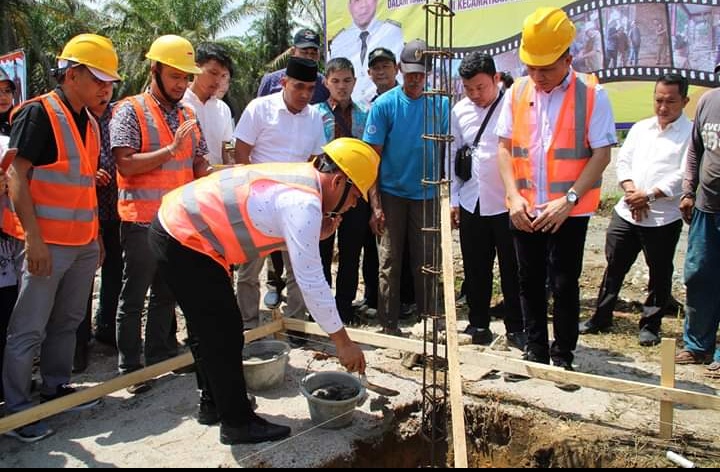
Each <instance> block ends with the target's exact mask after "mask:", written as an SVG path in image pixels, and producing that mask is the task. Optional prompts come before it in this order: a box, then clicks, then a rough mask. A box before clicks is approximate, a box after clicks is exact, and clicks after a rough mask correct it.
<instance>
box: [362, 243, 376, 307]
mask: <svg viewBox="0 0 720 472" xmlns="http://www.w3.org/2000/svg"><path fill="white" fill-rule="evenodd" d="M377 245H378V241H377V236H375V233H373V232H372V230H370V231H368V232H367V234H366V236H365V241H364V242H363V260H362V274H363V282H364V283H365V294H364V295H365V302H366V303H367V306H368V307H369V308H377V306H378V276H379V273H380V261H379V260H378V248H377Z"/></svg>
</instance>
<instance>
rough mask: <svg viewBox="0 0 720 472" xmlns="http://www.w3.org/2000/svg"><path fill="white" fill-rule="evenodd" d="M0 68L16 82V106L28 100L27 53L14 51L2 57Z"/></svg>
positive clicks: (0, 57)
mask: <svg viewBox="0 0 720 472" xmlns="http://www.w3.org/2000/svg"><path fill="white" fill-rule="evenodd" d="M0 67H2V69H3V70H4V71H5V72H6V73H7V75H8V76H10V79H11V80H12V81H13V82H15V104H16V105H17V104H19V103H22V102H24V101H25V100H27V71H26V68H25V52H24V51H14V52H10V53H7V54H3V55H0Z"/></svg>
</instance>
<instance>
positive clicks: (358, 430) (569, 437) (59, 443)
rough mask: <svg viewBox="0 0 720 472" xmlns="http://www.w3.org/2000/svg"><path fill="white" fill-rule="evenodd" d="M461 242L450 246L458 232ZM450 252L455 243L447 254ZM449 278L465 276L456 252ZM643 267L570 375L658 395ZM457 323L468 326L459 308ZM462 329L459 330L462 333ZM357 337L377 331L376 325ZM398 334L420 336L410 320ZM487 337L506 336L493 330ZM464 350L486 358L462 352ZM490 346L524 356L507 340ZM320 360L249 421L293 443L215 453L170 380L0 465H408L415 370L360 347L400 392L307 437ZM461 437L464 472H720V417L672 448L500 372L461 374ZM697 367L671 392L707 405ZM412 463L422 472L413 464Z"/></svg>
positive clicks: (643, 415) (298, 367) (654, 422)
mask: <svg viewBox="0 0 720 472" xmlns="http://www.w3.org/2000/svg"><path fill="white" fill-rule="evenodd" d="M608 221H609V219H608V217H607V216H606V215H604V216H603V215H601V216H596V217H594V218H593V219H592V223H591V228H590V231H589V233H588V241H587V244H586V251H585V266H584V271H583V275H582V303H583V312H584V314H585V316H587V315H589V313H590V311H591V310H592V306H593V305H594V301H595V298H596V295H597V289H598V286H599V283H600V280H601V278H602V271H603V269H604V264H605V261H604V254H603V248H604V232H605V228H606V227H607V223H608ZM455 237H456V239H457V235H455ZM686 244H687V243H686V231H685V232H684V233H683V238H682V240H681V242H680V244H679V247H678V254H677V258H676V261H677V264H676V271H675V277H674V283H673V292H674V296H675V298H676V299H677V300H680V301H682V300H683V299H684V289H683V285H682V260H683V257H684V254H685V247H686ZM456 247H457V245H456ZM455 260H456V270H458V274H461V264H460V259H459V251H456V254H455ZM646 283H647V269H646V267H645V265H644V262H643V261H642V257H641V258H640V260H639V261H638V262H637V263H636V264H635V266H634V267H633V269H632V270H631V272H630V274H629V275H628V277H627V280H626V282H625V286H624V287H623V292H622V294H621V296H622V299H623V300H622V302H621V303H620V304H619V306H618V310H617V312H616V315H617V316H616V325H615V327H614V328H613V331H612V332H611V333H609V334H603V335H597V336H583V337H581V344H580V346H579V348H578V350H577V358H576V367H577V370H578V371H581V372H587V373H593V374H598V375H607V376H611V377H616V378H623V379H629V380H636V381H640V382H646V383H651V384H656V385H657V384H659V348H657V347H654V348H642V347H640V346H639V345H638V344H637V340H636V336H637V321H638V319H639V308H640V305H639V304H640V303H642V301H643V300H644V298H645V286H646ZM459 316H460V319H461V320H463V319H466V315H465V309H464V308H463V307H462V306H460V307H459ZM465 323H466V321H461V322H460V324H459V328H460V329H462V328H464V326H465ZM364 329H369V330H377V329H378V327H377V326H374V325H372V324H371V325H369V326H365V327H364ZM404 329H406V330H409V331H412V332H414V333H416V334H418V333H419V332H420V331H421V328H420V327H419V326H417V325H416V326H413V323H412V322H410V321H408V322H406V323H405V326H404ZM492 329H493V331H494V332H495V333H496V335H501V334H503V332H504V328H503V325H502V321H501V320H494V321H493V323H492ZM663 334H664V336H665V337H671V338H675V339H677V340H678V342H681V338H682V317H681V310H672V311H669V312H668V316H666V317H665V319H664V321H663ZM460 338H461V342H462V343H463V344H465V345H464V346H463V347H462V349H468V350H478V351H482V350H484V349H490V348H483V347H480V346H472V345H467V343H468V342H469V339H467V336H465V335H461V336H460ZM497 341H498V342H496V343H494V344H493V348H492V349H490V350H491V351H493V352H495V353H499V354H502V355H508V356H513V357H520V352H519V351H517V350H515V349H512V350H508V349H507V348H506V347H505V344H504V342H503V340H502V339H498V340H497ZM317 351H332V348H331V347H330V346H329V345H328V341H327V340H322V339H313V341H311V342H310V343H308V344H307V345H306V346H304V347H303V348H302V349H293V351H292V353H291V357H290V365H289V367H288V369H287V371H286V375H285V379H284V382H283V384H282V386H281V387H280V388H277V389H275V390H271V391H268V392H258V394H257V399H258V405H259V407H258V413H259V414H261V415H263V416H266V417H268V418H269V419H271V420H273V421H277V422H280V423H283V424H287V425H289V426H291V427H292V429H293V435H292V436H291V437H290V438H289V439H288V440H286V441H283V442H279V443H272V444H270V443H265V444H260V445H256V446H235V447H228V446H222V445H220V444H219V442H218V428H217V427H207V426H201V425H199V424H198V423H197V422H196V421H195V417H194V415H195V414H196V408H197V406H196V404H197V396H196V393H195V389H194V386H195V380H194V376H193V375H173V374H168V375H166V376H164V377H162V378H160V379H158V380H156V381H155V382H154V383H153V389H152V390H151V391H150V392H148V393H146V394H143V395H138V396H135V397H133V396H132V395H130V394H128V393H127V392H125V391H120V392H116V393H115V394H113V395H110V396H107V397H105V398H104V400H103V403H102V405H101V406H99V407H96V408H95V409H93V410H91V411H86V412H82V413H64V414H60V415H57V416H55V417H53V418H50V419H49V423H50V425H51V426H52V427H53V428H54V429H55V430H56V431H57V432H56V434H55V435H54V436H52V437H50V438H48V439H46V440H43V441H41V442H39V443H36V444H32V445H27V444H21V443H19V442H18V441H16V440H15V439H12V438H8V437H0V467H3V468H15V467H43V468H47V467H148V466H155V467H157V466H160V467H237V466H241V467H245V466H260V467H320V466H356V467H362V466H380V465H382V466H388V467H390V466H417V465H420V464H422V463H423V462H422V460H421V459H420V458H419V456H420V455H422V454H423V453H426V452H427V450H428V448H427V446H426V444H425V443H424V442H423V440H422V439H420V437H419V416H420V414H419V410H420V405H421V403H422V399H421V395H420V389H421V386H422V370H421V368H419V367H416V368H415V369H414V370H408V369H406V368H404V367H402V366H401V365H400V359H401V357H402V353H400V352H397V351H393V350H388V349H375V348H371V347H367V349H366V353H367V357H368V361H369V365H370V368H369V370H368V379H369V380H370V382H373V383H377V384H380V385H382V386H385V387H389V388H392V389H395V390H398V391H399V392H400V395H399V396H397V397H392V398H386V397H382V396H378V395H377V394H375V393H370V394H369V397H368V399H367V400H366V401H365V402H364V403H363V404H362V406H361V407H359V408H358V410H357V411H356V412H355V419H354V421H353V423H352V425H351V426H350V427H348V428H345V429H341V430H324V429H318V428H316V427H315V426H314V425H313V424H312V422H311V421H310V418H309V412H308V406H307V401H306V399H305V398H304V397H302V396H301V395H300V393H299V391H298V383H299V380H300V379H301V378H302V377H303V376H304V375H306V374H307V373H308V372H314V371H320V370H339V369H340V367H339V365H338V364H337V362H335V361H334V360H333V359H332V358H330V359H322V358H318V356H317V354H316V353H317ZM91 356H92V357H91V363H90V367H89V369H88V370H87V371H86V372H85V373H83V374H81V375H79V376H77V377H76V379H75V380H76V381H77V383H78V384H79V385H80V386H83V385H85V386H89V385H94V384H96V383H98V382H102V381H104V380H107V379H110V378H112V377H113V376H114V375H115V367H116V356H115V352H114V350H113V349H111V348H109V347H106V346H103V345H100V344H94V345H93V346H92V353H91ZM461 370H462V374H463V387H464V391H465V399H464V401H465V408H466V420H467V432H468V445H469V451H470V455H471V465H473V466H528V467H546V466H564V467H578V466H580V467H585V466H645V465H653V466H671V465H672V464H671V463H669V462H667V461H666V460H665V459H664V451H665V450H667V449H672V450H673V451H676V452H679V453H682V454H685V455H686V456H687V457H688V458H690V459H691V460H693V461H695V462H696V463H697V464H698V465H699V466H703V467H710V466H715V467H717V466H719V465H720V430H719V429H718V425H719V424H720V412H719V411H711V410H700V409H695V408H690V407H685V406H682V405H678V406H677V407H676V409H675V434H674V437H673V440H671V441H661V440H659V439H658V438H657V431H658V428H659V425H658V421H659V405H658V403H657V402H654V401H650V400H646V399H643V398H640V397H634V396H630V395H624V394H611V393H605V392H600V391H596V390H593V389H589V388H583V389H581V390H579V391H576V392H573V393H570V392H565V391H561V390H559V389H558V388H556V387H555V385H554V384H552V383H550V382H546V381H542V380H534V379H532V380H527V381H523V382H518V383H509V382H506V381H505V380H504V379H503V376H502V375H501V374H499V373H494V372H493V373H488V372H487V371H485V370H482V369H479V368H472V367H470V366H463V367H462V369H461ZM702 371H703V368H702V366H678V369H677V380H678V386H679V387H680V388H685V389H688V390H693V391H697V392H703V393H707V394H712V395H716V394H717V393H718V389H720V382H718V381H711V380H707V379H705V378H704V377H703V376H702ZM416 459H417V461H416Z"/></svg>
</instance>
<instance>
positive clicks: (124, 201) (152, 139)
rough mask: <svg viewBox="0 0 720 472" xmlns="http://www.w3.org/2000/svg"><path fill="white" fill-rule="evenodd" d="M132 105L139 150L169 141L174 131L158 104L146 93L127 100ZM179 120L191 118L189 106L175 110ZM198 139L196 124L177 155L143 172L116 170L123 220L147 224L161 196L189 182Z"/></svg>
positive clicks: (151, 148) (149, 150)
mask: <svg viewBox="0 0 720 472" xmlns="http://www.w3.org/2000/svg"><path fill="white" fill-rule="evenodd" d="M126 100H127V101H128V102H129V103H130V104H131V105H132V107H133V110H134V111H135V115H136V117H137V120H138V125H139V127H140V141H141V149H140V150H139V151H138V152H140V153H147V152H153V151H157V150H158V149H162V148H163V147H164V146H168V145H170V144H172V142H173V141H174V139H175V134H174V133H173V132H172V131H171V130H170V127H169V126H168V124H167V122H166V121H165V117H164V114H163V111H162V109H161V108H160V105H158V103H157V102H156V101H155V99H154V98H153V97H152V95H150V94H149V93H143V94H140V95H136V96H134V97H129V98H127V99H126ZM177 113H178V121H179V122H180V124H182V123H183V122H185V121H187V120H190V119H194V118H195V115H194V113H193V111H192V110H191V109H190V108H187V109H178V111H177ZM199 141H200V130H199V128H198V127H197V126H196V127H194V130H193V132H192V133H191V140H190V141H189V142H188V141H185V142H184V144H183V146H182V147H181V148H180V149H179V150H178V151H177V152H176V154H175V155H176V157H175V158H173V159H171V160H169V161H167V162H165V163H164V164H163V165H162V166H159V167H157V168H155V169H153V170H151V171H149V172H145V173H144V174H139V175H133V176H129V177H123V176H122V175H121V174H120V173H119V172H118V213H119V214H120V219H121V220H123V221H132V222H138V223H148V222H150V221H152V219H153V218H154V217H155V215H156V214H157V210H158V208H159V207H160V201H161V199H162V197H163V196H164V195H165V194H167V193H168V192H169V191H171V190H173V189H175V188H178V187H180V186H182V185H185V184H186V183H188V182H192V180H193V178H194V173H193V162H194V159H195V153H196V151H197V147H198V143H199Z"/></svg>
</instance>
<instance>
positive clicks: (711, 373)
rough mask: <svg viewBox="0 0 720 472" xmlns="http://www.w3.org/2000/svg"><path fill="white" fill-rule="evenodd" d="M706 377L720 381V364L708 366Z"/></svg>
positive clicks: (714, 363) (715, 363) (716, 362)
mask: <svg viewBox="0 0 720 472" xmlns="http://www.w3.org/2000/svg"><path fill="white" fill-rule="evenodd" d="M704 375H705V377H707V378H709V379H720V362H718V361H715V362H713V363H712V364H710V365H709V366H707V369H705V373H704Z"/></svg>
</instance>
